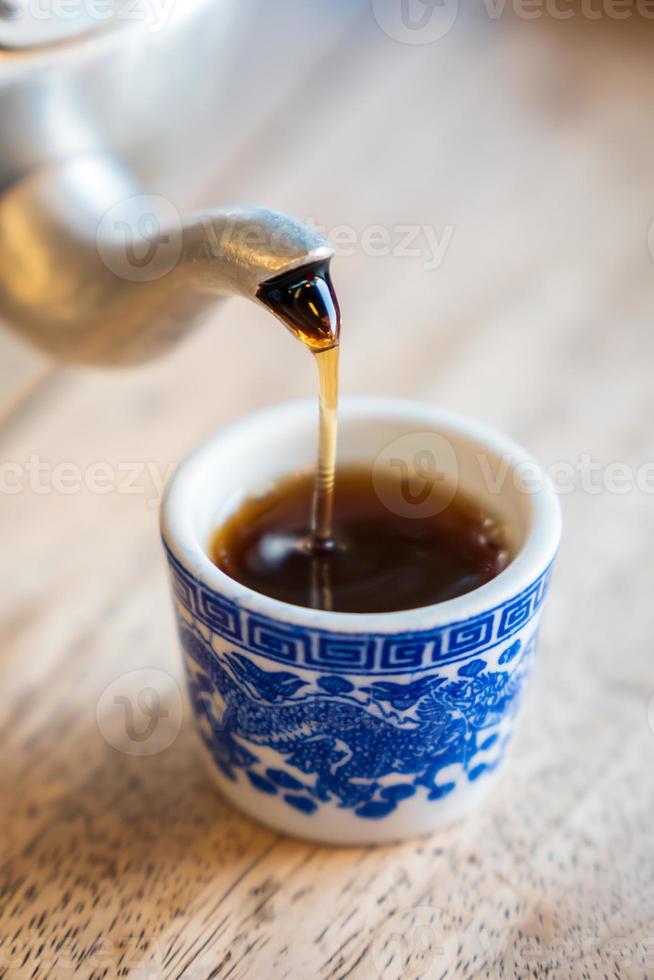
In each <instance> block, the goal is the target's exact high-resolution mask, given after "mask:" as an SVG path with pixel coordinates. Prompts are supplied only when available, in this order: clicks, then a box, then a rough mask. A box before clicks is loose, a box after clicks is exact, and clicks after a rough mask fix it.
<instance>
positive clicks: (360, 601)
mask: <svg viewBox="0 0 654 980" xmlns="http://www.w3.org/2000/svg"><path fill="white" fill-rule="evenodd" d="M314 487H315V476H314V474H313V473H305V474H301V475H299V476H293V477H289V478H287V479H285V480H283V481H282V482H280V483H279V484H278V485H277V486H276V487H274V488H273V489H272V490H271V492H269V493H267V494H265V495H263V496H260V497H255V498H250V499H248V500H246V501H245V502H244V503H243V504H242V505H241V506H240V507H239V509H238V510H237V511H236V512H235V513H234V514H233V515H231V517H229V518H228V520H227V521H226V522H225V523H224V524H223V525H221V526H220V527H219V528H217V530H216V531H215V532H214V535H213V537H212V539H211V542H210V548H209V555H210V557H211V559H212V561H213V562H214V563H215V564H216V565H217V566H218V567H219V568H220V569H222V570H223V571H224V572H226V574H227V575H229V576H230V577H231V578H233V579H236V580H237V581H238V582H241V583H242V584H243V585H246V586H248V587H249V588H251V589H254V590H255V591H256V592H261V593H264V594H265V595H268V596H272V597H273V598H275V599H280V600H282V601H284V602H290V603H293V604H295V605H299V606H308V607H313V608H321V609H332V610H334V611H337V612H360V613H371V612H392V611H395V610H400V609H413V608H416V607H419V606H426V605H431V604H432V603H435V602H443V601H445V600H446V599H452V598H454V597H455V596H459V595H463V594H464V593H466V592H470V591H472V590H473V589H476V588H478V587H479V586H480V585H483V584H484V583H485V582H488V581H490V580H491V579H492V578H494V577H495V576H496V575H498V574H499V573H500V572H501V571H502V569H503V568H505V567H506V565H507V564H508V561H509V559H510V555H509V551H508V547H507V543H506V535H505V533H504V529H503V527H502V525H501V523H500V522H499V521H497V520H496V519H495V517H494V516H493V515H492V514H490V513H488V512H487V511H486V510H484V509H483V508H482V507H481V506H480V505H479V504H477V503H475V502H474V501H472V500H469V499H467V498H465V497H463V496H462V495H461V494H458V493H457V494H456V495H454V497H453V499H452V500H448V498H449V496H451V495H450V494H448V498H445V497H444V498H443V500H442V504H441V509H440V510H439V512H438V513H434V514H432V515H431V516H427V517H418V518H415V517H411V516H408V514H409V513H410V511H411V508H410V505H407V504H406V502H405V500H404V498H403V497H402V487H401V485H400V481H399V477H398V476H397V475H396V474H395V473H394V472H392V471H389V472H388V473H383V474H382V475H381V476H380V475H379V474H377V473H376V474H375V480H374V483H373V477H372V473H371V471H370V470H369V469H367V468H363V467H347V468H342V469H338V470H337V473H336V483H335V490H334V501H333V505H334V506H333V516H332V537H331V540H330V541H329V542H327V543H326V544H325V545H324V546H319V545H317V544H316V542H315V539H314V538H313V537H312V534H311V513H312V501H313V495H314ZM380 491H381V492H380ZM381 498H383V499H384V500H385V501H387V502H388V501H389V500H393V499H396V500H397V502H398V506H397V508H394V509H390V508H389V507H388V506H387V504H386V503H383V502H382V499H381Z"/></svg>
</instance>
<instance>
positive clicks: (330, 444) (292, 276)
mask: <svg viewBox="0 0 654 980" xmlns="http://www.w3.org/2000/svg"><path fill="white" fill-rule="evenodd" d="M257 297H258V298H259V299H260V300H261V302H262V303H264V304H265V305H266V306H267V307H268V309H269V310H271V311H272V312H273V313H274V314H275V316H277V317H278V318H279V319H280V320H281V321H282V322H283V323H284V324H285V325H286V326H287V327H288V329H289V330H290V331H291V333H293V334H294V335H295V336H296V337H297V338H298V339H299V340H301V341H302V343H303V344H304V345H305V346H306V347H308V348H309V350H310V351H311V352H312V354H313V355H314V357H315V360H316V365H317V368H318V381H319V386H320V430H319V437H318V466H317V470H316V479H315V486H314V494H313V506H312V514H311V543H310V544H311V547H312V549H313V551H314V552H315V553H316V559H317V560H316V563H315V567H314V577H315V579H316V593H317V595H316V605H320V606H322V607H323V608H329V605H330V600H329V592H330V590H329V583H328V582H327V581H326V580H325V575H323V574H322V572H321V567H320V566H321V564H322V565H324V567H325V568H326V567H327V565H326V563H324V562H323V563H321V561H320V555H321V553H324V552H325V551H326V550H328V549H329V547H330V546H331V541H332V514H333V506H334V474H335V469H336V419H337V405H338V342H339V334H340V325H341V319H340V312H339V308H338V301H337V299H336V295H335V293H334V287H333V285H332V282H331V278H330V275H329V261H328V260H327V261H324V262H314V263H311V264H310V265H305V266H302V267H301V268H299V269H294V270H293V271H292V272H285V273H284V274H283V275H281V276H276V277H275V278H274V279H268V280H267V281H266V282H264V283H263V284H262V285H261V286H260V287H259V291H258V293H257Z"/></svg>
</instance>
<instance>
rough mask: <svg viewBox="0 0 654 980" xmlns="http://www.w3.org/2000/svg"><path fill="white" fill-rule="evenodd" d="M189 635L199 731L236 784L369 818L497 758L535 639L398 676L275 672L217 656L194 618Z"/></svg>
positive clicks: (228, 652)
mask: <svg viewBox="0 0 654 980" xmlns="http://www.w3.org/2000/svg"><path fill="white" fill-rule="evenodd" d="M180 636H181V641H182V645H183V648H184V650H185V652H186V654H187V661H186V665H187V670H188V675H189V686H190V692H191V698H192V702H193V706H194V709H195V712H196V715H197V717H198V719H199V722H200V732H201V735H202V738H203V740H204V742H205V744H206V746H207V748H208V750H209V752H210V753H211V755H212V757H213V759H214V761H215V763H216V765H217V766H218V768H219V770H220V772H221V773H222V775H223V776H224V777H225V778H226V779H228V780H232V781H236V780H237V778H238V777H239V774H242V775H243V776H244V777H245V778H246V779H247V780H248V781H249V784H250V785H251V786H252V787H253V788H254V789H256V790H257V791H258V792H260V793H261V794H267V795H269V796H277V797H279V798H282V799H283V800H284V801H285V802H286V803H287V804H288V805H289V806H291V807H293V808H295V810H298V811H300V812H301V813H303V814H307V815H310V814H312V813H315V812H316V811H317V810H318V808H319V807H320V806H321V804H324V803H327V802H331V803H335V804H336V805H338V806H340V807H343V808H348V809H350V810H351V811H352V812H353V813H355V814H356V815H357V816H358V817H361V818H367V819H379V818H382V817H385V816H387V815H388V814H389V813H391V812H392V811H393V810H395V809H396V808H397V807H398V805H399V804H400V802H401V801H402V800H405V799H407V798H409V797H412V796H414V795H416V794H418V793H422V794H426V797H427V799H430V800H438V799H441V798H442V797H444V796H446V795H447V794H448V793H451V792H452V790H453V789H454V787H455V785H456V780H457V779H461V778H464V779H466V780H468V781H470V782H474V781H476V780H477V779H479V777H480V776H482V775H483V774H484V773H487V772H489V771H490V770H492V769H494V768H495V767H496V766H497V765H498V763H499V762H500V761H501V758H502V756H503V753H504V749H505V747H506V743H507V741H508V738H509V733H510V728H511V727H512V726H511V725H508V726H507V725H505V724H503V722H504V721H505V720H506V719H507V718H509V719H510V718H512V716H513V714H514V713H515V710H516V707H517V702H518V698H519V695H520V691H521V689H522V685H523V682H524V679H525V676H526V674H527V671H528V666H529V662H530V659H531V654H532V652H533V649H534V646H535V642H536V635H535V632H533V631H532V634H531V637H530V638H529V640H528V641H527V642H524V640H523V639H520V638H518V639H513V640H512V641H511V642H507V644H506V646H505V647H504V648H502V649H501V651H500V652H499V654H498V651H497V649H496V650H495V652H494V655H493V662H492V664H491V663H490V662H489V659H487V658H486V657H480V656H477V655H475V654H474V653H473V655H472V656H471V655H470V654H468V658H469V659H467V660H465V661H464V662H462V663H461V665H460V666H458V667H457V666H456V665H454V666H451V667H450V668H449V669H448V670H446V671H440V672H439V671H433V670H432V671H430V672H424V673H422V674H407V675H405V679H403V680H402V681H400V680H397V681H396V680H395V678H391V679H383V678H379V677H376V676H374V675H373V676H366V675H354V674H336V673H333V672H329V673H321V672H319V671H314V672H313V673H311V672H307V671H303V672H298V671H296V670H288V669H283V667H282V668H280V667H279V666H277V665H271V666H272V669H268V666H269V662H268V661H263V662H265V663H266V669H264V668H263V667H262V666H258V665H257V663H255V659H259V660H260V662H262V658H256V657H251V656H244V655H243V654H242V653H241V652H239V651H238V650H235V649H233V648H232V649H230V648H229V647H228V648H227V649H225V650H224V651H221V652H220V653H218V652H216V650H215V649H214V647H213V646H212V643H211V638H210V636H211V635H210V634H209V636H208V637H207V636H206V635H205V632H204V627H202V626H198V625H197V623H194V622H193V621H191V622H189V621H188V620H187V619H185V618H184V617H183V616H180ZM232 646H233V645H232ZM407 677H408V680H407V679H406V678H407ZM271 759H272V760H274V761H273V762H271Z"/></svg>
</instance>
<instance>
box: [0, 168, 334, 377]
mask: <svg viewBox="0 0 654 980" xmlns="http://www.w3.org/2000/svg"><path fill="white" fill-rule="evenodd" d="M332 252H333V250H332V247H331V245H330V244H329V242H327V241H326V240H325V239H324V238H322V237H321V236H320V235H319V234H318V233H317V232H315V231H314V230H313V229H312V228H310V227H309V226H308V225H305V224H303V223H302V222H300V221H297V220H295V219H293V218H291V217H289V216H287V215H285V214H281V213H280V212H276V211H270V210H267V209H263V208H256V207H227V208H209V209H206V210H204V211H200V212H194V213H190V214H187V215H180V214H179V213H178V212H177V210H176V209H175V207H174V206H173V205H172V204H171V202H170V201H167V200H166V199H164V198H160V197H157V196H153V195H147V194H144V193H143V192H142V189H140V188H139V187H138V185H137V184H136V182H135V180H134V178H133V175H132V174H131V173H130V172H129V171H128V170H126V169H125V168H124V167H122V166H121V165H120V163H118V162H117V161H116V159H115V157H113V156H112V155H110V154H105V153H92V154H84V155H81V156H76V157H72V158H69V159H67V160H64V161H63V162H59V163H57V164H56V165H54V166H53V167H51V168H47V169H43V170H40V171H36V172H32V173H30V174H27V175H26V176H25V177H23V178H22V179H20V180H18V181H17V182H15V183H14V184H12V185H10V186H9V187H8V188H7V189H6V190H5V191H4V193H3V194H2V195H0V318H1V319H2V320H4V321H5V322H6V323H7V325H8V326H10V327H12V328H14V329H15V330H17V331H18V332H19V333H20V334H21V335H22V336H24V337H25V338H27V339H29V340H31V341H32V342H33V343H35V344H36V345H37V346H39V347H40V348H41V349H43V350H45V351H48V352H49V353H51V354H53V355H54V356H56V357H58V358H61V359H63V360H65V361H69V362H80V363H88V364H97V365H104V364H106V365H109V364H128V363H138V362H142V361H146V360H149V359H150V358H153V357H156V356H157V355H159V354H161V353H163V352H164V351H166V350H167V349H169V348H170V347H171V346H172V345H173V344H174V343H175V342H176V341H177V340H179V339H180V338H181V337H182V336H183V335H185V334H186V333H187V332H188V331H189V330H191V329H192V328H193V327H194V326H196V325H197V324H198V323H199V322H201V320H202V319H203V318H204V317H206V315H207V313H208V312H209V311H210V310H211V309H212V307H213V306H214V304H215V303H216V301H217V299H219V298H220V297H224V296H229V295H238V296H242V297H245V298H247V299H251V300H253V301H255V302H257V303H261V299H260V297H259V296H258V295H257V294H258V292H259V289H260V287H261V285H262V284H263V283H265V282H266V281H267V280H268V279H271V278H274V277H278V276H281V275H283V274H284V273H286V272H291V271H292V270H293V269H297V268H300V267H302V266H304V265H310V264H312V263H316V262H320V261H326V260H327V259H329V258H330V257H331V255H332Z"/></svg>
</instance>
